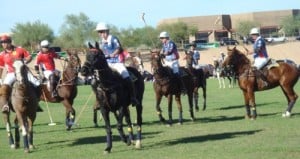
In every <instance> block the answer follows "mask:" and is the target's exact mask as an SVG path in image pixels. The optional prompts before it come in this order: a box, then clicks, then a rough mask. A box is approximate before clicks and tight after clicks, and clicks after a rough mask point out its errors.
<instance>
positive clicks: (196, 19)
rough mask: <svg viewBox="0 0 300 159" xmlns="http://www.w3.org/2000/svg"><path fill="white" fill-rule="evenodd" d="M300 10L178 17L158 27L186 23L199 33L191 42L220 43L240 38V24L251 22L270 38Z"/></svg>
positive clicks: (163, 21)
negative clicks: (284, 22)
mask: <svg viewBox="0 0 300 159" xmlns="http://www.w3.org/2000/svg"><path fill="white" fill-rule="evenodd" d="M299 15H300V9H292V10H279V11H264V12H251V13H241V14H232V15H229V14H222V15H208V16H193V17H177V18H169V19H162V20H161V21H159V23H158V25H161V24H170V23H176V22H184V23H186V24H187V25H188V26H195V27H196V28H197V29H198V32H197V33H196V35H195V36H191V37H190V39H189V41H190V42H191V41H194V40H198V39H199V40H207V41H208V42H215V41H220V39H221V38H223V37H229V38H238V36H239V35H237V34H236V28H237V26H238V24H239V22H242V21H251V22H257V23H259V24H260V30H261V34H262V35H264V36H269V35H270V34H271V33H273V32H279V30H280V29H281V28H280V22H281V19H283V18H284V17H287V16H293V17H295V16H299Z"/></svg>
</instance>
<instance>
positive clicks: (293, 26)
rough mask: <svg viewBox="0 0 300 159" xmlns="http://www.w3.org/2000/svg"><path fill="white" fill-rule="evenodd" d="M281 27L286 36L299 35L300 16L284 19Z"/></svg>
mask: <svg viewBox="0 0 300 159" xmlns="http://www.w3.org/2000/svg"><path fill="white" fill-rule="evenodd" d="M280 25H281V26H282V29H283V31H284V33H285V35H286V36H294V35H297V33H298V35H299V29H300V15H298V16H295V17H293V16H287V17H284V18H283V19H282V20H281V22H280Z"/></svg>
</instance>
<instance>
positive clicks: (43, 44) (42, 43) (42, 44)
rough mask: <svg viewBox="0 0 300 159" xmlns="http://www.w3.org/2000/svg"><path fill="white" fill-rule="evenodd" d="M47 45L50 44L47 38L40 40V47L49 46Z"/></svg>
mask: <svg viewBox="0 0 300 159" xmlns="http://www.w3.org/2000/svg"><path fill="white" fill-rule="evenodd" d="M49 45H50V43H49V41H48V40H43V41H42V42H41V47H49Z"/></svg>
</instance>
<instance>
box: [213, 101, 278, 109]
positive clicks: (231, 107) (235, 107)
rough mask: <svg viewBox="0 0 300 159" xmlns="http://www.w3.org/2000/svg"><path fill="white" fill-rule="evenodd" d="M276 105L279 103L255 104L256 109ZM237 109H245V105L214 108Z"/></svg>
mask: <svg viewBox="0 0 300 159" xmlns="http://www.w3.org/2000/svg"><path fill="white" fill-rule="evenodd" d="M278 103H279V102H269V103H260V104H256V107H262V106H267V105H271V104H278ZM239 108H245V105H234V106H227V107H221V108H216V109H215V110H229V109H239Z"/></svg>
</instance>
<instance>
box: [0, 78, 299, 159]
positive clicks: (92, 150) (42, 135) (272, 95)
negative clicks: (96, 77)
mask: <svg viewBox="0 0 300 159" xmlns="http://www.w3.org/2000/svg"><path fill="white" fill-rule="evenodd" d="M299 90H300V84H299V82H298V84H297V85H296V91H297V93H298V94H300V91H299ZM199 92H200V95H201V94H202V92H201V90H200V91H199ZM90 93H91V89H90V87H89V86H79V95H78V96H77V98H76V101H75V106H74V107H75V109H76V111H77V119H78V122H77V123H78V125H75V126H74V127H73V129H72V131H66V129H65V125H64V118H65V109H64V107H63V106H62V105H61V104H52V103H51V104H49V108H50V113H51V116H52V118H53V120H54V122H55V123H56V124H57V125H55V126H48V123H49V122H50V120H49V116H48V112H47V107H46V105H45V103H43V102H41V103H40V104H41V105H42V107H43V109H44V112H42V113H38V117H37V120H36V122H35V125H34V135H35V136H34V143H35V145H36V149H35V150H34V151H32V152H31V153H29V154H24V152H23V144H21V148H20V149H17V150H12V149H10V148H9V146H8V140H7V135H6V130H5V127H4V125H3V121H1V122H0V123H1V125H0V158H1V159H7V158H9V159H10V158H12V159H16V158H30V159H47V158H51V159H54V158H55V159H56V158H64V159H65V158H70V159H71V158H72V159H75V158H122V159H127V158H137V159H153V158H157V159H183V158H184V159H187V158H207V159H214V158H216V159H220V158H222V159H235V158H236V159H240V158H244V159H248V158H249V159H252V158H253V159H254V158H255V159H258V158H266V159H270V158H272V159H274V158H285V159H288V158H293V159H294V158H299V157H300V144H299V143H300V138H299V136H300V131H299V121H300V113H299V112H300V108H299V105H300V102H299V101H298V102H297V103H296V105H295V107H294V109H293V116H292V117H291V118H288V119H285V118H282V117H281V113H282V112H283V111H284V110H285V109H286V105H287V104H286V99H285V97H284V95H283V93H282V92H281V89H280V88H276V89H273V90H269V91H264V92H258V93H256V101H257V111H258V118H257V120H255V121H251V120H245V119H244V115H245V108H244V106H243V97H242V92H241V91H240V90H239V88H238V87H237V86H236V87H235V88H226V89H219V88H218V84H217V80H216V79H209V80H208V91H207V94H208V99H207V110H206V111H200V112H197V113H195V114H196V118H197V120H196V121H194V122H192V121H190V119H189V118H190V117H189V112H188V105H187V97H186V96H183V97H182V98H183V99H182V101H183V103H184V108H183V110H184V119H185V120H184V124H183V125H177V124H174V125H173V126H172V127H166V126H165V125H164V124H162V123H160V122H158V117H157V114H156V111H155V98H154V93H153V88H152V84H151V83H147V84H146V91H145V95H144V101H143V105H144V112H143V121H144V125H143V141H142V144H143V148H142V149H141V150H135V149H134V146H126V145H125V144H124V143H122V142H121V141H120V140H119V136H118V134H117V131H116V129H115V127H114V129H113V149H112V153H111V154H108V155H103V150H104V148H105V146H106V143H105V142H106V137H105V129H104V128H103V121H99V125H100V127H98V128H94V126H93V122H92V106H91V105H92V104H93V101H94V97H92V98H91V100H89V101H87V99H88V97H89V95H90ZM201 102H202V96H200V106H202V103H201ZM85 103H87V105H85ZM162 109H163V115H164V117H165V118H167V107H166V98H164V99H163V102H162ZM131 114H132V118H133V121H134V118H135V111H134V109H133V108H131ZM173 118H174V121H175V122H176V120H177V118H178V111H177V108H176V105H174V106H173ZM111 121H112V124H113V125H115V120H114V118H111ZM125 130H127V129H126V127H125ZM21 141H22V140H21Z"/></svg>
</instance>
